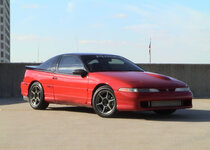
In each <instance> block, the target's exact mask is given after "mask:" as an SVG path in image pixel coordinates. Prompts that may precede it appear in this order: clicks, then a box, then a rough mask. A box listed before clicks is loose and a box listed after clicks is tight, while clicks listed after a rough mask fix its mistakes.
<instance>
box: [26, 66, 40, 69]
mask: <svg viewBox="0 0 210 150" xmlns="http://www.w3.org/2000/svg"><path fill="white" fill-rule="evenodd" d="M25 67H26V69H28V70H37V69H39V68H38V67H39V66H25Z"/></svg>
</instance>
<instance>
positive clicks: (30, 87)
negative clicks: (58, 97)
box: [28, 80, 44, 95]
mask: <svg viewBox="0 0 210 150" xmlns="http://www.w3.org/2000/svg"><path fill="white" fill-rule="evenodd" d="M35 82H39V81H38V80H33V81H31V83H30V84H29V86H28V93H29V90H30V88H31V86H32V85H33V83H35ZM39 84H40V85H41V86H42V90H43V95H44V88H43V85H42V83H41V82H39Z"/></svg>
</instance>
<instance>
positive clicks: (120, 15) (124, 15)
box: [113, 14, 128, 19]
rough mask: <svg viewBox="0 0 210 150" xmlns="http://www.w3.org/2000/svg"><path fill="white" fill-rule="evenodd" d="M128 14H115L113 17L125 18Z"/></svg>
mask: <svg viewBox="0 0 210 150" xmlns="http://www.w3.org/2000/svg"><path fill="white" fill-rule="evenodd" d="M127 17H128V16H127V15H126V14H115V15H114V16H113V18H119V19H124V18H127Z"/></svg>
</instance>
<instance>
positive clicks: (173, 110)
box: [154, 109, 176, 115]
mask: <svg viewBox="0 0 210 150" xmlns="http://www.w3.org/2000/svg"><path fill="white" fill-rule="evenodd" d="M175 111H176V109H167V110H155V111H154V112H155V113H157V114H159V115H171V114H173V113H174V112H175Z"/></svg>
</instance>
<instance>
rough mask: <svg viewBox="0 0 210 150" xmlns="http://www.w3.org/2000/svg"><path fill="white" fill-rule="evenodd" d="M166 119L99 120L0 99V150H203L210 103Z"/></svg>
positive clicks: (209, 129) (209, 142) (82, 112)
mask: <svg viewBox="0 0 210 150" xmlns="http://www.w3.org/2000/svg"><path fill="white" fill-rule="evenodd" d="M193 105H194V106H193V109H187V110H179V111H177V112H175V113H174V114H173V115H171V116H159V115H156V114H155V113H153V112H120V113H118V115H117V116H116V118H111V119H107V118H101V117H99V116H98V115H96V114H95V113H94V112H93V110H92V109H91V108H83V107H72V106H66V105H54V104H52V105H49V108H48V109H47V110H42V111H41V110H33V109H32V108H31V107H30V106H29V104H28V103H27V102H24V101H22V99H15V98H12V99H0V150H10V149H12V150H13V149H14V150H48V149H49V150H65V149H70V150H108V149H110V150H140V149H141V150H158V149H160V150H169V149H170V150H189V149H190V150H198V149H199V150H208V149H210V100H208V99H199V100H198V99H196V100H193Z"/></svg>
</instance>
